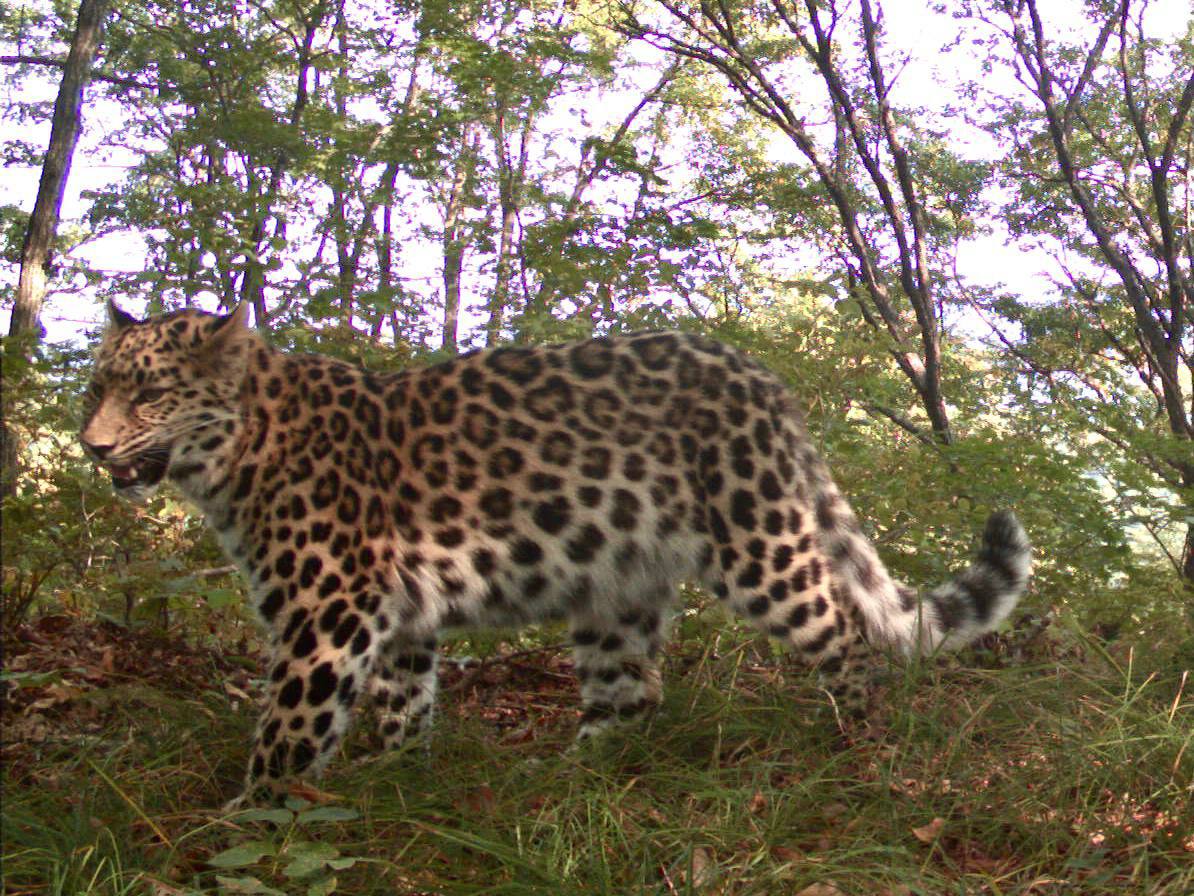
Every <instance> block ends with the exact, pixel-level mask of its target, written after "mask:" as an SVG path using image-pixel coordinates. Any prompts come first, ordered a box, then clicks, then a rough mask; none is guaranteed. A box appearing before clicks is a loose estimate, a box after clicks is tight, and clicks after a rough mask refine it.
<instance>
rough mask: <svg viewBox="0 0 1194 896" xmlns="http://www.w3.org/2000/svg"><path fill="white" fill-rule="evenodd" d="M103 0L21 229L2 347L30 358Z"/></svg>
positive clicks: (6, 470) (93, 4) (88, 19)
mask: <svg viewBox="0 0 1194 896" xmlns="http://www.w3.org/2000/svg"><path fill="white" fill-rule="evenodd" d="M107 9H108V4H107V0H82V2H81V3H80V4H79V15H78V19H77V20H76V23H75V33H74V36H73V37H72V38H71V45H70V52H69V54H68V55H67V58H66V64H65V66H64V67H63V70H62V83H61V85H60V86H59V88H58V98H57V99H56V100H55V102H54V116H53V118H52V119H51V123H50V144H49V146H48V147H47V149H46V157H45V161H44V162H43V163H42V169H41V182H40V183H39V184H38V188H37V200H36V201H35V202H34V205H33V212H32V214H31V215H30V216H29V225H28V227H27V229H26V230H25V242H24V245H23V246H22V248H21V274H20V279H19V280H18V281H17V292H16V296H15V298H14V300H13V308H12V319H11V321H10V322H9V327H8V344H7V345H6V347H5V350H6V351H8V352H11V351H21V352H24V353H25V354H26V356H28V354H29V352H30V351H31V349H32V347H33V346H34V345H36V344H37V342H38V341H39V340H40V339H41V306H42V302H43V300H44V299H45V295H46V281H47V270H48V268H49V265H50V260H51V257H52V254H53V248H54V237H55V236H56V235H57V233H58V216H59V212H60V210H61V208H62V197H63V194H64V193H65V192H66V179H67V177H68V175H69V174H70V164H71V157H72V156H73V155H74V152H75V144H76V143H77V142H78V139H79V129H80V125H81V121H82V105H83V88H84V87H86V85H87V80H88V77H89V76H90V74H91V64H92V62H93V61H94V59H95V51H96V48H97V47H98V46H99V42H100V37H101V35H102V34H103V25H104V16H105V14H106V13H107ZM13 385H14V384H13V383H11V382H9V383H6V384H5V390H4V394H5V401H4V404H5V409H4V410H5V413H4V421H5V422H4V426H3V430H2V437H0V438H2V444H0V497H2V496H7V495H10V494H12V491H13V489H14V488H15V486H16V473H17V461H18V450H17V438H16V434H15V433H14V432H13V430H12V429H11V427H10V426H9V420H10V417H9V414H8V413H7V410H8V408H7V405H8V403H9V400H10V397H11V392H12V387H13Z"/></svg>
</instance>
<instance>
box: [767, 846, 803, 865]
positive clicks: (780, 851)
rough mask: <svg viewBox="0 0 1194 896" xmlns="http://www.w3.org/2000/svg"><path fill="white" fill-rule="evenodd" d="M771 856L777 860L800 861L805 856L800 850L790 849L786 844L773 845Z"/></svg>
mask: <svg viewBox="0 0 1194 896" xmlns="http://www.w3.org/2000/svg"><path fill="white" fill-rule="evenodd" d="M770 852H771V858H773V859H775V861H777V862H799V861H800V860H801V859H803V858H804V855H803V854H802V853H800V852H799V851H798V850H795V849H789V848H788V847H786V846H773V847H771V850H770Z"/></svg>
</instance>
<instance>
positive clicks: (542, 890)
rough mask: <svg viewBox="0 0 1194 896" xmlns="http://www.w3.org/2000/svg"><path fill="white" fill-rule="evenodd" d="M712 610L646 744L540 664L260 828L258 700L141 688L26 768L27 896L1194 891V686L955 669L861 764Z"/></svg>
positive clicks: (1168, 678)
mask: <svg viewBox="0 0 1194 896" xmlns="http://www.w3.org/2000/svg"><path fill="white" fill-rule="evenodd" d="M706 615H709V614H702V615H701V616H698V617H696V618H695V619H692V620H689V621H688V622H686V624H685V626H684V627H683V631H682V633H681V636H680V638H679V639H678V640H677V642H676V643H675V644H674V645H673V646H672V649H671V651H670V653H669V656H668V662H667V669H666V676H665V682H666V687H667V688H668V693H667V697H666V702H665V705H664V707H663V708H662V710H661V711H660V712H659V714H658V715H657V716H656V717H655V718H654V719H653V720H652V721H651V722H650V723H649V724H647V725H645V726H643V727H641V728H637V729H634V728H632V729H630V730H627V731H625V732H620V733H619V734H618V735H615V736H613V737H611V738H609V739H606V740H603V741H599V742H598V743H597V744H595V745H593V746H592V747H591V748H589V747H586V748H584V749H581V750H578V751H568V750H567V747H568V744H569V740H570V737H571V733H572V730H573V726H574V724H575V713H574V709H575V696H574V693H575V688H574V686H573V685H571V683H570V682H568V681H567V679H566V676H565V673H566V672H567V665H566V654H565V653H562V652H557V651H555V650H551V649H548V650H542V651H539V652H537V653H536V652H534V651H532V652H530V653H527V654H520V655H518V656H516V657H515V658H514V659H511V660H509V661H505V660H501V659H496V660H493V661H490V662H487V663H486V664H484V665H483V666H482V667H481V668H480V669H474V670H469V671H465V672H463V673H456V674H455V675H449V676H447V681H446V688H445V690H446V692H447V693H446V695H445V698H444V701H443V704H442V712H441V716H440V719H439V723H438V725H437V731H436V734H435V736H434V739H433V742H432V744H431V751H430V754H429V755H428V754H427V753H426V752H425V751H424V750H423V749H420V748H413V747H412V748H411V749H408V750H406V751H404V752H403V753H401V754H397V755H384V756H375V757H373V758H363V757H368V756H369V753H368V749H367V748H368V746H369V744H368V741H369V740H370V737H369V733H368V731H367V726H366V725H364V724H362V725H359V726H358V733H357V735H355V736H354V738H353V739H352V741H351V742H350V744H349V746H348V748H347V749H346V751H345V752H346V753H347V755H345V756H342V757H340V758H339V759H338V760H337V761H336V762H335V763H334V764H333V766H332V768H331V770H330V773H329V775H328V776H327V777H326V778H325V779H324V780H323V781H322V782H320V783H319V785H318V787H319V790H315V789H313V788H309V789H307V790H300V791H297V792H296V795H295V796H293V797H292V799H291V801H290V803H289V809H288V810H284V811H279V810H278V809H274V810H272V811H265V812H263V811H258V812H251V813H248V814H247V815H240V816H233V817H224V816H222V815H221V814H220V813H219V812H218V811H215V809H214V807H217V806H219V805H221V804H222V802H223V801H224V800H226V799H227V798H228V797H230V796H231V795H233V793H234V792H235V788H236V784H237V782H238V781H239V779H240V774H241V764H242V762H243V761H244V758H245V756H246V754H247V750H248V737H249V735H250V732H251V729H252V718H251V715H252V713H251V711H250V710H249V708H248V707H247V706H244V705H241V706H239V708H236V709H234V708H233V707H232V706H230V702H237V701H238V700H239V698H238V697H236V696H235V695H238V694H241V693H242V692H243V690H244V689H245V688H247V687H248V684H247V682H245V681H244V680H243V679H240V678H237V673H236V672H235V667H234V666H223V667H219V668H220V669H221V670H222V671H221V672H220V673H219V674H216V673H215V672H213V671H212V670H213V669H214V668H215V667H213V666H211V665H205V664H203V663H200V664H199V666H200V667H201V668H202V669H203V670H205V671H204V674H203V675H202V676H201V677H200V679H199V683H198V684H197V683H196V682H195V681H193V680H188V681H187V682H185V685H186V686H182V684H183V683H178V682H171V681H170V680H169V678H170V677H169V676H168V675H162V674H161V670H160V669H151V670H150V671H149V672H148V673H146V674H142V675H141V676H140V677H138V676H137V675H135V674H128V675H124V676H122V677H121V679H120V682H119V683H118V684H110V683H109V684H105V685H104V686H98V687H95V688H92V689H90V690H88V691H86V692H85V693H83V694H76V695H74V696H73V697H71V699H69V700H66V701H64V702H62V703H60V704H55V705H54V706H52V707H50V708H48V709H47V710H46V713H47V715H53V714H54V713H58V716H57V719H58V722H59V723H60V724H59V725H58V726H57V727H54V726H53V725H52V726H51V728H52V731H51V734H50V736H48V737H47V738H46V739H45V740H43V741H42V742H40V743H35V744H32V745H29V746H27V748H26V749H25V751H24V752H22V751H20V750H18V751H17V752H16V753H15V754H12V755H9V756H8V757H7V759H8V761H6V780H5V792H4V803H3V856H2V868H3V871H2V872H0V876H2V880H3V883H2V889H3V892H4V893H5V894H9V896H18V894H34V893H37V894H42V893H49V894H71V896H75V894H126V893H128V894H133V893H153V894H160V896H173V894H193V893H216V892H243V893H254V892H255V893H286V894H289V893H301V894H318V893H331V892H336V893H346V894H354V896H358V894H359V896H365V894H383V893H384V894H388V896H392V894H481V893H485V894H511V896H515V894H519V896H521V894H565V896H566V894H578V896H579V894H586V896H588V894H618V896H623V894H639V893H644V894H655V893H660V894H670V893H709V894H735V896H747V894H760V896H762V894H777V893H780V894H783V893H791V894H805V896H834V894H839V896H840V894H867V896H872V894H873V896H884V894H889V896H900V894H903V896H911V894H926V896H928V894H933V896H937V894H952V893H958V894H963V893H964V894H971V893H989V894H996V896H1002V894H1069V893H1076V894H1083V896H1099V894H1109V893H1121V894H1123V893H1131V894H1156V896H1186V894H1189V893H1191V892H1194V785H1192V783H1191V782H1192V781H1194V748H1192V746H1191V739H1192V738H1194V701H1192V699H1191V686H1187V685H1186V684H1185V682H1184V680H1183V678H1182V677H1181V674H1180V670H1166V669H1164V668H1161V669H1159V670H1158V673H1157V674H1147V673H1145V672H1143V671H1141V670H1140V669H1138V668H1137V665H1138V664H1137V663H1136V661H1135V657H1133V656H1128V655H1123V656H1117V657H1112V656H1109V655H1107V654H1106V653H1104V652H1102V651H1101V650H1100V649H1099V648H1097V647H1096V646H1095V645H1094V644H1093V643H1091V642H1089V641H1081V642H1071V646H1070V647H1068V648H1066V649H1065V650H1063V651H1061V652H1060V655H1058V650H1060V648H1057V647H1056V644H1054V645H1053V647H1052V648H1051V649H1050V650H1037V651H1035V656H1034V658H1032V659H1030V660H1027V661H1025V662H1022V663H1020V664H1018V665H1012V666H1007V667H1004V668H975V667H973V666H971V667H962V666H960V665H958V664H954V663H951V664H950V665H948V666H945V665H942V664H933V663H927V664H924V665H922V666H917V667H912V668H909V669H905V670H901V671H896V672H895V673H894V675H892V676H891V678H890V680H889V681H888V682H887V683H886V685H885V687H884V691H883V700H882V710H881V713H880V721H879V722H878V723H877V724H876V725H874V726H873V727H872V730H871V731H870V732H868V734H867V736H864V737H857V738H855V739H853V740H851V741H850V742H849V743H845V742H843V739H842V738H841V737H840V736H838V734H837V733H836V731H835V728H834V726H833V724H832V718H831V716H830V714H829V713H828V712H827V711H826V709H825V700H824V698H823V697H822V696H821V695H820V694H819V693H818V692H817V691H816V690H815V687H814V686H813V682H812V681H811V680H810V679H809V678H808V677H807V676H806V675H804V674H803V673H801V672H799V671H797V670H796V669H795V668H793V667H791V666H790V665H788V664H786V663H784V662H782V661H780V660H778V659H777V658H774V657H770V656H760V655H759V654H769V653H770V649H769V647H768V646H767V645H765V644H760V643H759V642H757V641H754V640H752V639H750V638H749V637H748V636H746V635H745V634H743V633H740V632H737V631H735V630H728V629H725V628H724V626H722V624H721V622H720V620H717V619H716V618H714V619H713V620H712V621H710V620H708V619H706V618H705V616H706ZM1054 648H1056V649H1054ZM38 681H39V684H41V683H42V682H43V681H44V676H43V678H42V679H39V680H38ZM60 686H61V685H60ZM230 694H231V695H233V696H232V697H230V696H229V695H230ZM239 702H241V703H243V702H244V701H243V700H239ZM97 705H98V706H99V707H100V708H99V710H97V709H96V706H97ZM18 712H19V713H20V714H21V716H22V717H24V716H28V715H29V714H30V710H29V709H28V708H27V707H26V708H23V709H19V710H18ZM80 719H82V721H80ZM51 721H52V720H51ZM6 727H7V725H6ZM5 739H6V741H7V740H9V738H8V737H7V736H6V738H5ZM332 795H334V796H335V799H332V800H327V797H329V796H332ZM325 800H327V801H325Z"/></svg>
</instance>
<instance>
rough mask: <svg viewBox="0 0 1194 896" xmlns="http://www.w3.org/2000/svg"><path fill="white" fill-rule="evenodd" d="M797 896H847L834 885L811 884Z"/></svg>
mask: <svg viewBox="0 0 1194 896" xmlns="http://www.w3.org/2000/svg"><path fill="white" fill-rule="evenodd" d="M796 896H846V894H845V893H843V892H842V891H841V890H839V889H838V888H837V887H835V886H834V885H833V884H809V885H808V886H807V887H805V888H804V889H803V890H801V891H800V892H799V893H797V894H796Z"/></svg>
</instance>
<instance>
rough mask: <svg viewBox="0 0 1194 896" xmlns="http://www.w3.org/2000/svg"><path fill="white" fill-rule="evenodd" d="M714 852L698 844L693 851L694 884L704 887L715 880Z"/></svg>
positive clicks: (694, 885)
mask: <svg viewBox="0 0 1194 896" xmlns="http://www.w3.org/2000/svg"><path fill="white" fill-rule="evenodd" d="M713 873H714V865H713V853H711V852H710V851H709V850H708V849H707V848H706V847H704V846H698V847H697V848H696V849H694V850H693V851H692V885H693V887H694V888H695V887H703V886H705V885H706V884H708V883H709V882H710V881H711V880H713Z"/></svg>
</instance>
